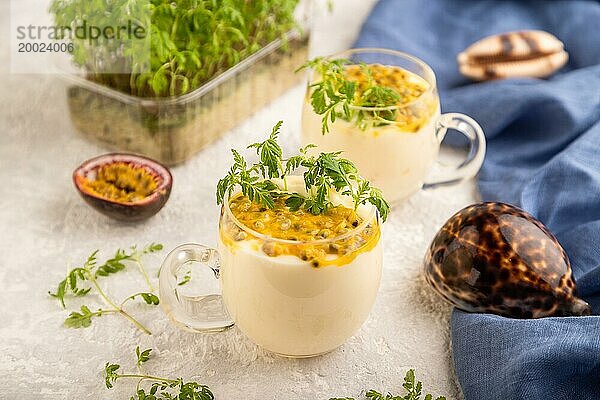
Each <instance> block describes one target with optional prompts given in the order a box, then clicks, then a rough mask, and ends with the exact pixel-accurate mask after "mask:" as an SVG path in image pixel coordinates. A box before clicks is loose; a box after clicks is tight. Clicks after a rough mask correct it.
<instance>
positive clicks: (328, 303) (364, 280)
mask: <svg viewBox="0 0 600 400" xmlns="http://www.w3.org/2000/svg"><path fill="white" fill-rule="evenodd" d="M287 179H288V180H287V186H288V189H289V190H290V191H294V192H298V193H302V192H303V190H304V180H303V178H302V177H301V176H290V177H288V178H287ZM334 195H336V196H338V198H337V199H335V201H333V200H334V199H332V201H333V202H334V204H337V206H336V207H334V208H333V209H332V210H331V212H329V213H328V214H327V215H326V216H325V215H313V214H311V213H309V212H306V211H302V210H298V211H290V210H289V209H288V208H287V207H285V200H277V201H276V204H275V208H273V209H266V208H265V207H262V206H260V205H259V204H256V203H252V202H250V200H248V199H247V198H246V197H244V196H241V195H240V194H234V195H232V196H231V197H230V198H227V199H226V200H225V201H224V203H223V207H222V209H221V216H220V220H219V238H218V250H217V249H212V248H209V247H207V246H203V245H200V244H184V245H181V246H179V247H177V248H175V249H174V250H173V251H172V252H171V253H170V254H169V255H168V256H167V258H166V259H165V261H164V263H163V266H162V268H161V273H160V295H161V305H162V306H163V309H164V310H165V312H166V313H167V315H168V316H169V317H170V319H171V320H172V321H173V322H175V323H176V325H178V326H180V327H182V328H184V329H186V330H191V331H195V332H215V331H221V330H224V329H226V328H228V327H231V326H232V325H233V324H234V323H235V324H236V325H237V327H238V328H239V329H240V330H241V331H242V333H244V334H245V335H246V336H247V337H249V338H250V339H251V340H252V341H254V342H255V343H256V344H258V345H259V346H261V347H263V348H265V349H266V350H269V351H271V352H273V353H277V354H279V355H283V356H287V357H311V356H316V355H319V354H323V353H327V352H329V351H331V350H333V349H335V348H337V347H338V346H340V345H341V344H343V343H344V342H345V341H346V340H347V339H348V338H349V337H350V336H352V335H353V334H354V333H355V332H356V331H357V330H358V329H359V328H360V326H361V325H362V324H363V322H364V321H365V320H366V318H367V316H368V315H369V312H370V310H371V307H372V306H373V303H374V301H375V297H376V294H377V290H378V288H379V283H380V278H381V269H382V249H381V244H380V232H381V231H380V221H379V216H378V213H377V210H376V208H375V207H373V206H372V205H370V204H368V205H361V206H359V207H358V209H357V211H356V212H355V211H354V209H353V206H352V205H351V204H349V203H348V200H349V199H348V198H345V197H346V196H341V195H338V194H337V193H334ZM194 262H195V263H197V264H200V265H202V266H205V267H208V269H209V271H211V272H212V275H214V277H216V278H217V280H218V281H219V282H220V284H219V285H218V286H220V288H219V287H217V288H216V290H214V292H213V293H209V294H204V295H197V294H194V293H189V294H185V293H183V290H184V288H185V286H179V285H178V284H177V279H178V278H177V276H178V275H179V276H180V275H181V271H182V270H185V269H188V268H190V264H191V263H194ZM192 280H194V279H192ZM209 283H210V282H209ZM206 284H207V282H203V283H202V285H206Z"/></svg>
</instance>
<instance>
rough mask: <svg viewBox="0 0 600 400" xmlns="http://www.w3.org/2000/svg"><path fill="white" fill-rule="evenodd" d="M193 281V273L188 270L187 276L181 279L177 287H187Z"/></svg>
mask: <svg viewBox="0 0 600 400" xmlns="http://www.w3.org/2000/svg"><path fill="white" fill-rule="evenodd" d="M191 280H192V271H191V270H188V271H186V272H185V275H183V277H182V278H181V280H180V281H179V282H177V286H183V285H186V284H187V283H188V282H189V281H191Z"/></svg>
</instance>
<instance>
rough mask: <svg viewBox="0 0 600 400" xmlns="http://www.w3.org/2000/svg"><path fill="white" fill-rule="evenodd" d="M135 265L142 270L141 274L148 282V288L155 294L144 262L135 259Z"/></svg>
mask: <svg viewBox="0 0 600 400" xmlns="http://www.w3.org/2000/svg"><path fill="white" fill-rule="evenodd" d="M134 260H135V263H136V264H137V266H138V268H139V269H140V272H141V273H142V276H143V277H144V280H145V281H146V284H147V285H148V288H149V289H150V291H151V292H154V291H155V289H154V286H152V282H150V277H149V276H148V273H147V272H146V268H144V264H142V261H141V260H140V259H139V258H135V259H134Z"/></svg>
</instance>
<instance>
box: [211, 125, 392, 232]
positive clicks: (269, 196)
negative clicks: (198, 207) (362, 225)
mask: <svg viewBox="0 0 600 400" xmlns="http://www.w3.org/2000/svg"><path fill="white" fill-rule="evenodd" d="M281 124H282V122H281V121H280V122H278V123H277V124H276V125H275V127H274V128H273V130H272V132H271V135H270V136H269V138H268V139H267V140H265V141H264V142H259V143H254V144H251V145H250V146H248V148H254V149H256V152H257V154H258V155H259V158H260V161H259V162H258V163H255V164H253V165H252V166H250V165H249V163H248V162H247V161H246V160H245V159H244V157H243V156H242V155H241V154H240V153H239V152H238V151H237V150H234V149H232V150H231V151H232V153H233V161H234V162H233V165H232V166H231V168H230V170H229V172H228V173H227V175H226V176H225V177H224V178H222V179H221V180H219V182H218V183H217V204H222V203H223V202H224V200H225V197H226V196H231V195H232V193H233V191H234V189H235V188H236V187H239V188H240V189H241V192H242V194H243V195H244V196H247V197H248V198H249V199H250V200H251V201H253V202H256V203H258V204H262V205H263V206H265V207H267V208H273V207H274V204H275V203H274V202H275V198H276V197H279V196H287V198H286V205H287V206H288V207H289V208H290V210H291V211H297V210H299V209H300V208H304V209H305V210H306V211H309V212H311V213H313V214H315V215H319V214H322V213H325V212H327V210H328V209H329V208H331V207H332V206H333V204H332V203H331V200H330V196H329V195H330V191H332V190H335V191H337V192H338V193H341V194H343V195H347V196H350V197H351V198H352V199H353V201H354V209H355V210H356V209H357V208H358V206H359V205H361V204H366V203H370V204H372V205H373V206H375V207H376V208H377V210H378V211H379V214H380V215H381V218H382V220H383V221H385V220H386V219H387V217H388V214H389V210H390V206H389V204H388V203H387V201H386V200H385V199H384V198H383V196H382V193H381V191H380V190H379V189H377V188H375V187H372V186H371V184H370V183H369V181H368V180H366V179H364V178H362V177H361V176H360V175H359V174H358V170H357V168H356V166H355V165H354V164H353V163H352V161H350V160H348V159H345V158H342V157H341V154H342V152H332V153H320V154H319V155H317V156H314V155H310V154H309V150H310V149H311V148H314V147H316V146H314V145H308V146H306V147H304V148H301V149H300V150H299V154H297V155H294V156H292V157H290V158H287V159H284V158H283V156H282V154H283V151H282V149H281V146H280V145H279V143H278V142H277V140H278V135H279V130H280V128H281ZM300 167H302V168H304V173H303V177H304V184H305V188H306V192H307V193H308V195H306V196H304V195H301V194H299V193H297V192H288V190H287V183H286V177H287V176H288V175H289V174H290V173H292V172H294V171H296V170H297V169H299V168H300ZM273 178H280V179H283V182H284V187H283V189H281V188H280V187H279V186H278V185H276V184H275V183H274V182H273V181H272V180H271V179H273Z"/></svg>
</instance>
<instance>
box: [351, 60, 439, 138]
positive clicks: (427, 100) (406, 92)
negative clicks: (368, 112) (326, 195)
mask: <svg viewBox="0 0 600 400" xmlns="http://www.w3.org/2000/svg"><path fill="white" fill-rule="evenodd" d="M344 74H345V75H346V78H347V79H348V80H350V81H353V82H356V83H357V89H356V90H357V93H358V94H359V96H362V95H363V94H365V92H366V90H367V88H368V87H369V86H372V85H373V84H374V85H377V86H381V87H386V88H389V89H393V90H394V91H395V92H396V93H398V94H399V95H400V96H399V99H398V102H397V103H396V106H397V107H399V108H398V110H397V114H396V117H395V120H396V125H397V126H399V127H401V128H402V130H403V131H406V132H416V131H418V130H419V129H420V128H421V127H422V126H423V125H425V124H426V123H427V121H429V119H430V118H431V116H432V115H433V114H434V113H435V111H436V110H437V107H438V104H437V97H436V96H432V95H428V96H425V95H424V94H425V93H426V92H427V90H428V89H429V83H428V82H426V81H425V80H424V79H423V78H421V77H420V76H418V75H416V74H414V73H412V72H409V71H407V70H405V69H403V68H400V67H395V66H389V65H381V64H367V65H348V66H346V67H345V69H344ZM422 96H423V101H422V104H415V105H411V106H410V107H409V106H408V105H409V104H410V103H413V102H414V101H415V100H417V99H419V98H420V97H422ZM405 106H406V107H405Z"/></svg>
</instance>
